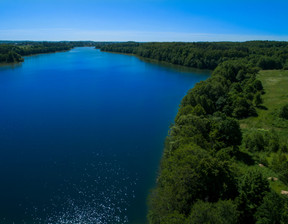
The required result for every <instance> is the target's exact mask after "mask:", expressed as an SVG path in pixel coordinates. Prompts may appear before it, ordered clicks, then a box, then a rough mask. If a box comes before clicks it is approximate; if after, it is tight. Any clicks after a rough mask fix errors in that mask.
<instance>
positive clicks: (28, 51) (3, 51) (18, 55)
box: [0, 41, 95, 63]
mask: <svg viewBox="0 0 288 224" xmlns="http://www.w3.org/2000/svg"><path fill="white" fill-rule="evenodd" d="M83 46H95V42H92V41H69V42H68V41H62V42H34V41H16V42H15V41H2V42H0V63H14V62H22V61H24V59H23V56H27V55H32V54H43V53H53V52H57V51H67V50H70V49H72V48H73V47H83Z"/></svg>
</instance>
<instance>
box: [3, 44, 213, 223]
mask: <svg viewBox="0 0 288 224" xmlns="http://www.w3.org/2000/svg"><path fill="white" fill-rule="evenodd" d="M208 76H209V73H208V72H202V73H199V72H195V71H193V70H187V69H183V68H182V69H179V68H177V67H173V66H161V65H158V64H153V63H147V62H145V61H142V60H140V59H138V58H136V57H133V56H128V55H120V54H111V53H105V52H100V51H99V50H95V49H93V48H75V49H73V50H71V51H68V52H61V53H54V54H43V55H36V56H30V57H26V58H25V62H24V63H22V64H18V65H14V66H1V67H0V102H1V103H0V105H1V106H0V153H1V154H0V178H1V184H0V223H1V224H6V223H7V224H8V223H9V224H12V223H15V224H18V223H19V224H20V223H29V224H30V223H35V224H36V223H37V224H38V223H43V224H44V223H45V224H95V223H105V224H106V223H107V224H114V223H133V224H134V223H135V224H136V223H145V220H146V219H145V218H146V212H147V211H146V210H147V208H146V199H147V195H148V193H149V190H150V189H151V187H153V185H154V182H155V181H154V180H155V177H156V174H157V168H158V165H159V160H160V157H161V153H162V150H163V143H164V139H165V136H166V135H167V132H168V128H169V125H170V124H171V123H172V122H173V119H174V117H175V115H176V113H177V109H178V105H179V103H180V101H181V99H182V97H183V96H184V95H185V94H186V92H187V91H188V90H189V89H190V88H191V87H193V86H194V85H195V83H196V82H199V81H200V80H205V79H206V78H207V77H208Z"/></svg>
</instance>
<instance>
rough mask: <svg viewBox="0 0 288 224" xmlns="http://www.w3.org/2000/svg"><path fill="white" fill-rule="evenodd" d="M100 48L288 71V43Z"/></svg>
mask: <svg viewBox="0 0 288 224" xmlns="http://www.w3.org/2000/svg"><path fill="white" fill-rule="evenodd" d="M96 47H97V48H100V49H101V50H102V51H113V52H120V53H129V54H135V55H137V56H141V57H145V58H152V59H156V60H159V61H165V62H169V63H172V64H177V65H184V66H189V67H194V68H200V69H215V68H216V67H217V65H219V64H220V63H221V62H224V61H227V60H235V59H245V61H246V63H249V64H251V65H252V66H258V67H259V68H261V69H282V68H286V69H288V60H287V58H288V43H287V42H277V41H249V42H241V43H240V42H196V43H183V42H174V43H170V42H168V43H158V42H155V43H136V42H126V43H105V44H104V43H98V44H96Z"/></svg>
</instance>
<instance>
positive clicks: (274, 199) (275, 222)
mask: <svg viewBox="0 0 288 224" xmlns="http://www.w3.org/2000/svg"><path fill="white" fill-rule="evenodd" d="M287 205H288V199H287V197H286V196H285V197H283V196H280V195H278V194H277V193H275V192H270V193H268V194H267V195H266V196H265V197H264V198H263V203H262V204H261V205H260V206H259V207H258V209H257V211H256V213H255V218H256V224H281V223H283V224H284V223H287V222H286V221H287V220H288V214H287V211H286V209H287Z"/></svg>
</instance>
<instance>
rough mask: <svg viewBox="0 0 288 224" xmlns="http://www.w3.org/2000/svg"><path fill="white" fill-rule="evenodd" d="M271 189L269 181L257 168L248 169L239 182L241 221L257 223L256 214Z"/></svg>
mask: <svg viewBox="0 0 288 224" xmlns="http://www.w3.org/2000/svg"><path fill="white" fill-rule="evenodd" d="M269 191H270V188H269V183H268V181H267V180H266V179H264V177H263V176H262V173H261V172H260V171H259V170H258V169H256V168H254V169H249V170H247V171H246V172H245V174H244V175H243V176H242V177H240V179H239V183H238V192H239V197H238V210H239V211H240V212H241V213H240V214H241V215H240V223H255V219H254V214H255V212H256V211H257V209H258V207H259V206H260V205H261V204H262V202H263V198H264V196H265V195H266V194H267V193H268V192H269Z"/></svg>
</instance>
